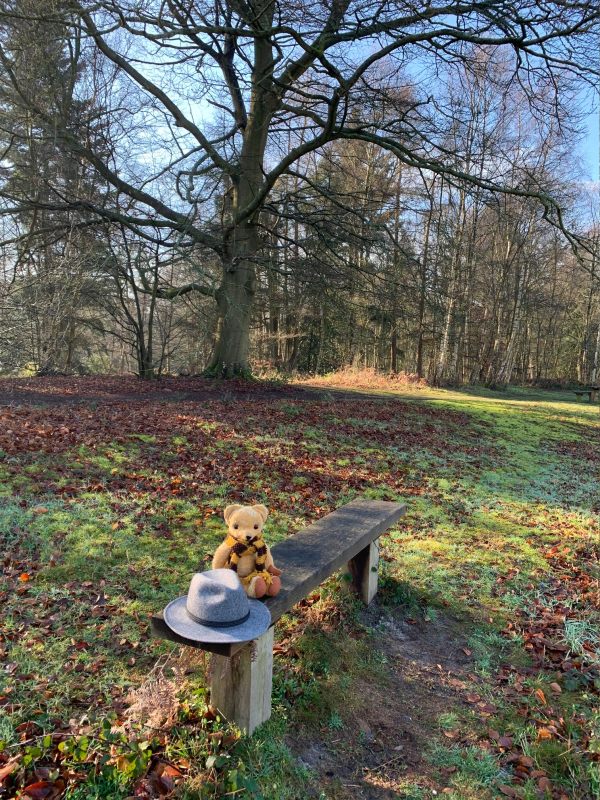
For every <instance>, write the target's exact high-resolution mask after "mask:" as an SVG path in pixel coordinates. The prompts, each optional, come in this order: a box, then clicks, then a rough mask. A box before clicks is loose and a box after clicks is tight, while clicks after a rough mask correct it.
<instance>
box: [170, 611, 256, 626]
mask: <svg viewBox="0 0 600 800" xmlns="http://www.w3.org/2000/svg"><path fill="white" fill-rule="evenodd" d="M185 610H186V612H187V613H188V614H189V615H190V617H191V618H192V619H193V620H194V622H197V623H198V624H199V625H206V627H207V628H233V627H235V626H236V625H241V624H242V623H243V622H246V620H247V619H248V617H249V616H250V610H249V609H248V613H247V614H246V615H245V616H243V617H240V619H234V620H233V621H232V622H215V621H214V620H212V619H202V617H197V616H196V615H195V614H192V612H191V611H190V610H189V609H188V608H187V606H186V609H185Z"/></svg>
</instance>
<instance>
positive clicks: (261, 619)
mask: <svg viewBox="0 0 600 800" xmlns="http://www.w3.org/2000/svg"><path fill="white" fill-rule="evenodd" d="M186 602H187V595H184V596H183V597H178V598H177V599H176V600H172V601H171V602H170V603H169V605H168V606H167V607H166V608H165V610H164V611H163V618H164V620H165V622H166V623H167V625H168V626H169V628H171V630H172V631H175V633H177V634H179V636H183V637H184V638H185V639H191V641H193V642H206V643H207V644H236V643H237V642H250V641H252V639H256V638H257V637H258V636H262V634H263V633H264V632H265V631H266V630H267V628H268V627H269V625H270V624H271V613H270V611H269V609H268V608H267V607H266V606H264V605H263V604H262V603H260V602H259V601H258V600H250V599H249V600H248V603H249V604H250V616H249V617H248V619H247V620H245V621H244V622H242V623H241V625H233V626H232V627H230V628H218V627H215V628H212V627H210V626H209V625H201V624H200V623H199V622H195V621H194V620H193V619H192V618H191V617H190V615H189V614H188V612H187V609H186Z"/></svg>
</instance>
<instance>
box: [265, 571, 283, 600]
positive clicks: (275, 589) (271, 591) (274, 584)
mask: <svg viewBox="0 0 600 800" xmlns="http://www.w3.org/2000/svg"><path fill="white" fill-rule="evenodd" d="M280 589H281V579H280V578H278V577H277V575H273V577H272V578H271V585H270V586H269V588H268V589H267V594H268V595H269V597H275V595H276V594H279V590H280Z"/></svg>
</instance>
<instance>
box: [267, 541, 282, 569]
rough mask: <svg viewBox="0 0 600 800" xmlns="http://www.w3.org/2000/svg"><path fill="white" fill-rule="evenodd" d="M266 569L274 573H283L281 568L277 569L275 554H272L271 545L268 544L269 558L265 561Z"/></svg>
mask: <svg viewBox="0 0 600 800" xmlns="http://www.w3.org/2000/svg"><path fill="white" fill-rule="evenodd" d="M265 569H266V570H267V572H270V573H271V574H272V575H281V570H280V569H277V567H276V566H275V562H274V561H273V556H272V555H271V548H270V547H269V545H267V560H266V561H265Z"/></svg>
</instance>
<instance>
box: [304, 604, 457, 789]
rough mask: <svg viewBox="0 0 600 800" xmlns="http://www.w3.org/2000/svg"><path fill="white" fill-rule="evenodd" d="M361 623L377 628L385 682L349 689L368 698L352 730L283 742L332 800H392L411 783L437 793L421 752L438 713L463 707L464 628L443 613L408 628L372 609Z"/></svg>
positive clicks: (397, 616)
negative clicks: (311, 772) (308, 769)
mask: <svg viewBox="0 0 600 800" xmlns="http://www.w3.org/2000/svg"><path fill="white" fill-rule="evenodd" d="M363 621H364V622H365V624H367V625H368V626H369V627H375V628H376V629H377V634H378V635H377V641H378V649H379V650H380V651H381V652H382V653H383V655H384V656H385V658H386V660H387V662H388V665H389V666H388V679H387V680H386V681H385V683H383V684H381V683H376V682H372V683H371V682H366V681H363V682H361V683H360V684H358V685H355V686H353V687H352V691H353V692H356V693H358V694H361V695H363V696H365V697H368V698H370V701H369V703H368V704H367V705H366V708H365V712H364V713H362V714H361V715H360V718H357V719H356V720H355V724H353V725H350V726H347V727H345V728H344V729H342V730H334V731H331V732H328V733H327V734H326V735H317V736H311V737H308V736H304V737H301V738H298V732H297V731H293V732H292V733H291V734H290V736H289V738H288V744H289V746H290V748H291V750H292V751H293V752H294V754H295V755H296V757H297V758H299V759H300V761H301V762H302V763H304V764H306V765H307V766H308V767H309V768H310V769H311V770H313V771H314V772H315V773H316V775H317V782H318V784H319V786H320V788H321V789H324V790H325V791H326V793H327V796H328V797H331V798H335V800H395V799H396V798H398V797H402V796H404V794H403V788H404V787H406V785H407V784H410V783H411V782H415V783H416V782H418V784H419V785H420V786H428V787H430V788H432V789H435V790H437V791H441V790H442V789H443V788H444V787H443V785H440V784H439V783H438V781H437V780H436V778H435V776H434V771H433V769H432V767H431V765H430V764H429V763H428V762H427V760H426V757H425V754H426V751H427V748H428V747H429V745H430V743H431V741H432V739H433V738H434V736H435V735H439V725H438V724H437V720H438V718H439V717H440V715H441V714H444V713H448V712H451V711H452V710H454V709H456V708H458V707H459V706H460V705H464V704H465V700H464V698H463V697H462V696H461V689H463V688H464V686H465V680H466V679H467V678H468V674H469V671H470V664H471V659H470V658H469V657H468V656H467V655H466V654H465V652H464V651H463V649H462V648H463V647H464V646H465V632H464V625H463V624H461V623H460V622H459V621H457V620H456V619H453V618H452V617H450V616H442V615H440V616H439V617H437V618H436V620H435V621H432V622H423V621H414V622H412V621H411V622H409V621H407V620H406V619H404V618H403V616H402V613H401V612H400V611H390V610H388V609H383V608H382V607H381V606H378V605H377V604H375V605H374V606H373V607H372V608H369V609H368V610H367V611H365V613H364V618H363ZM314 796H315V797H318V792H316V794H315V795H314Z"/></svg>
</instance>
